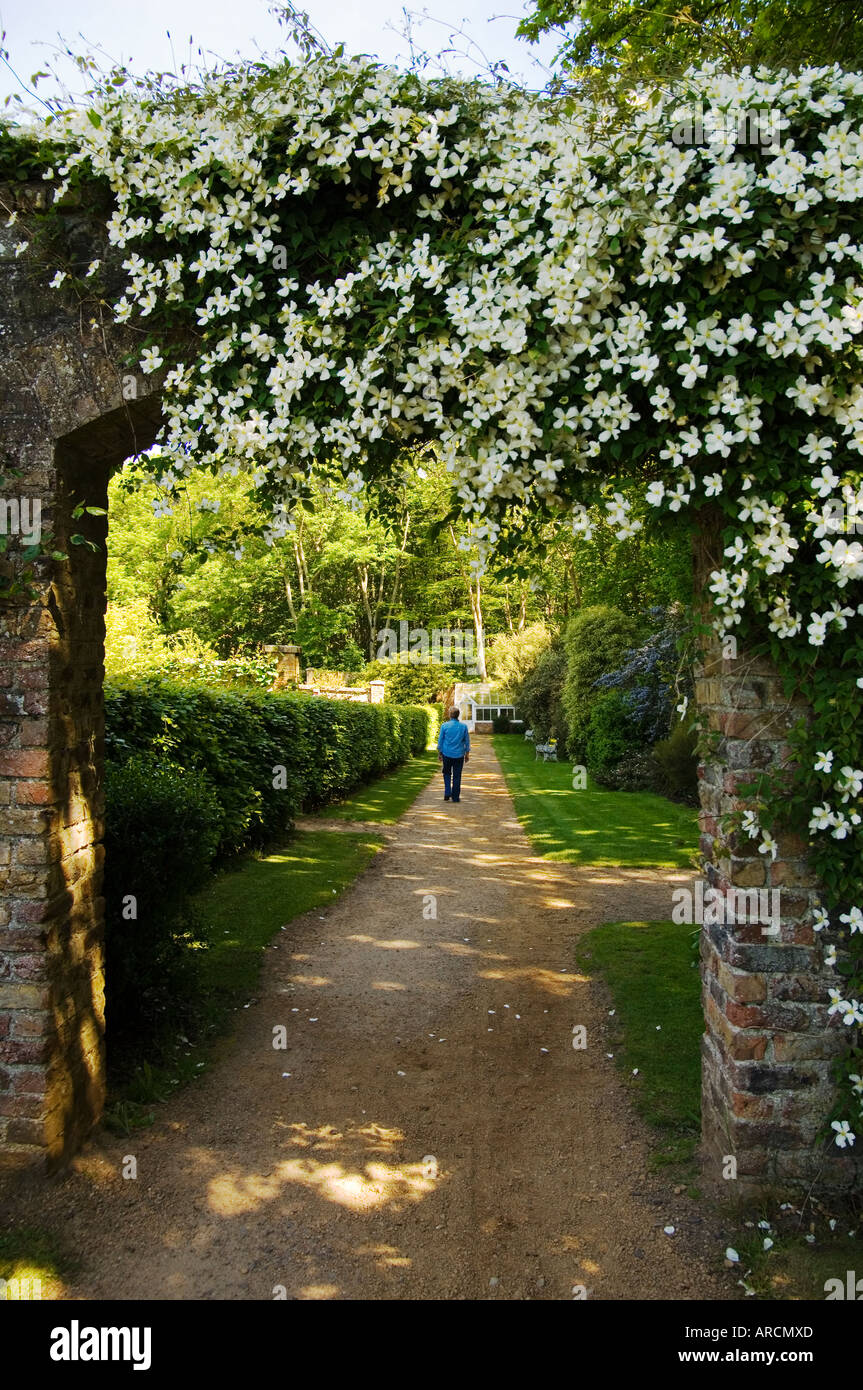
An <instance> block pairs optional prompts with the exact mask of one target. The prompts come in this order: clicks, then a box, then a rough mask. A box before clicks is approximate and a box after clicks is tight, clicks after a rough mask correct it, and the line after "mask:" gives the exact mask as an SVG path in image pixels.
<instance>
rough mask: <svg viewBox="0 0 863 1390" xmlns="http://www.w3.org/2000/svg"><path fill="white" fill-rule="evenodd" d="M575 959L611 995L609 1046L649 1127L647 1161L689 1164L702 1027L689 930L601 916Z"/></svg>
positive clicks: (697, 1109) (697, 1118) (697, 1120)
mask: <svg viewBox="0 0 863 1390" xmlns="http://www.w3.org/2000/svg"><path fill="white" fill-rule="evenodd" d="M577 957H578V963H579V965H580V966H581V968H582V969H585V970H587V971H588V972H589V973H591V972H599V974H600V975H601V976H602V978H603V980H604V981H605V983H606V984H607V986H608V989H609V992H610V994H611V1002H612V1007H613V1009H614V1013H613V1014H612V1015H611V1017H610V1019H609V1022H610V1024H611V1029H610V1035H611V1038H612V1041H611V1043H610V1047H611V1050H612V1051H613V1052H614V1060H615V1063H616V1065H617V1066H618V1067H619V1068H620V1070H621V1071H622V1072H623V1073H624V1075H625V1079H626V1084H627V1086H628V1088H629V1089H630V1091H631V1094H632V1101H633V1104H634V1106H635V1109H636V1110H637V1111H638V1113H639V1114H640V1115H641V1116H642V1117H643V1118H644V1119H645V1120H646V1121H647V1123H648V1124H649V1125H650V1126H651V1128H652V1129H654V1130H655V1131H656V1137H657V1141H658V1143H657V1148H656V1149H655V1151H654V1153H653V1155H652V1160H651V1161H652V1164H653V1166H655V1167H665V1166H667V1165H674V1166H675V1167H681V1168H685V1169H691V1168H692V1162H693V1157H694V1153H695V1147H696V1145H697V1143H698V1140H699V1137H700V1126H701V1033H702V1031H703V1028H704V1017H703V1014H702V1012H701V989H700V977H699V973H698V968H697V961H696V957H695V954H694V951H693V947H692V928H691V927H687V926H679V925H677V923H675V922H607V923H605V924H604V925H603V926H600V927H595V928H594V929H593V931H590V932H587V933H586V935H585V936H584V937H583V938H582V940H581V941H580V942H579V945H578V950H577ZM636 1071H637V1074H636V1075H634V1074H633V1073H634V1072H636ZM693 1175H694V1174H692V1173H690V1172H688V1171H687V1173H686V1174H685V1176H687V1177H689V1176H693ZM682 1176H683V1174H682Z"/></svg>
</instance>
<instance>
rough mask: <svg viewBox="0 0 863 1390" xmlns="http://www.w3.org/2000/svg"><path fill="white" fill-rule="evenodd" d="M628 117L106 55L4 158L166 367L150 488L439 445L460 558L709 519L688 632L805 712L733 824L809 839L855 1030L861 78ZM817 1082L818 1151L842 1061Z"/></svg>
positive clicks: (292, 477)
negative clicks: (64, 220)
mask: <svg viewBox="0 0 863 1390" xmlns="http://www.w3.org/2000/svg"><path fill="white" fill-rule="evenodd" d="M626 101H628V102H629V111H628V115H627V118H626V119H625V120H624V121H622V122H621V120H620V119H619V117H618V115H617V114H614V113H613V112H612V111H611V109H609V111H608V112H606V111H604V110H603V109H602V108H598V107H596V106H587V105H583V104H579V102H578V101H576V100H574V99H568V100H564V99H558V100H551V99H549V98H540V97H534V96H531V95H529V94H526V93H524V92H522V91H520V90H517V89H515V88H512V87H509V86H506V85H497V86H492V85H483V84H481V83H468V82H456V81H452V80H441V81H424V80H421V79H420V78H419V77H417V76H416V75H415V74H412V73H401V72H398V71H395V70H392V69H387V68H383V67H380V66H377V65H375V64H374V63H373V62H371V61H368V60H356V61H347V60H344V59H342V58H340V57H335V58H331V57H313V58H310V59H309V61H308V62H307V63H305V64H304V65H303V66H301V67H297V66H291V65H290V64H287V63H280V64H277V65H275V66H272V67H267V66H266V65H264V64H253V65H251V66H249V67H245V68H243V67H235V68H232V69H229V70H227V71H224V72H221V73H219V74H218V75H213V76H210V77H207V78H204V79H202V80H201V81H200V82H198V83H196V84H193V85H189V86H185V87H184V86H177V85H170V86H162V85H160V82H159V81H158V80H156V79H153V80H147V81H143V82H139V83H135V82H132V81H131V80H130V79H128V78H127V77H126V76H124V75H123V74H120V75H116V74H115V75H114V76H113V77H112V79H111V80H110V81H108V82H106V83H104V84H102V85H101V86H100V87H99V89H98V90H97V91H96V92H95V93H94V95H93V99H92V101H91V102H90V103H89V104H87V105H86V107H85V108H82V109H74V110H69V111H66V112H64V113H59V114H54V115H52V116H51V117H50V118H49V120H48V122H47V124H46V128H45V129H41V128H40V130H38V131H37V132H34V133H32V134H28V133H27V132H25V131H19V132H15V133H14V138H13V136H12V135H9V134H8V132H7V136H6V137H5V138H4V141H3V142H2V143H0V151H2V152H5V153H4V154H3V159H4V163H5V161H6V160H7V159H8V157H9V154H8V151H9V149H10V148H15V149H18V150H19V151H20V152H21V153H20V158H21V160H22V161H23V164H24V167H26V168H28V169H29V168H32V164H33V159H34V155H33V151H34V149H36V150H39V151H43V152H44V151H45V149H46V148H47V147H48V145H50V146H51V147H52V148H53V150H54V152H55V153H54V155H53V157H52V162H51V165H50V167H47V168H45V169H44V177H45V178H46V179H48V180H50V181H52V182H53V183H54V184H55V185H56V197H57V198H58V199H60V200H62V199H63V198H64V196H66V195H67V194H68V193H69V192H70V190H74V189H76V188H77V187H79V186H82V185H87V186H90V185H92V184H94V183H95V184H99V185H102V186H103V187H104V188H105V190H106V191H107V192H108V193H109V194H110V198H111V201H112V204H113V211H112V213H111V215H110V219H109V221H108V232H109V236H110V241H111V243H112V245H113V247H114V248H115V249H116V252H117V253H118V255H119V257H120V259H121V261H122V266H123V270H124V272H125V277H126V279H125V290H124V292H123V293H121V294H120V295H119V297H115V298H113V299H112V302H111V303H110V305H109V306H107V308H108V309H109V310H110V313H111V314H112V315H113V317H114V319H115V320H116V321H118V322H121V323H128V324H130V325H131V326H132V327H134V329H135V330H137V332H138V333H139V334H140V351H139V353H138V354H137V361H136V363H135V364H134V368H133V370H136V371H140V372H141V373H145V374H149V373H153V372H157V371H162V370H164V413H165V422H166V423H165V428H164V430H163V436H162V440H161V448H160V454H159V459H158V463H157V465H156V468H157V476H158V477H159V479H160V481H161V483H162V485H163V486H164V487H165V488H167V489H169V490H170V488H171V487H172V486H173V484H174V483H177V482H179V481H180V480H181V479H182V478H183V477H184V476H186V475H187V474H188V473H189V472H190V471H191V470H192V469H194V468H199V467H208V468H212V469H216V470H218V469H226V470H237V469H239V468H243V469H246V470H248V472H249V474H250V477H251V478H252V480H253V481H254V483H255V484H256V486H258V487H259V488H260V490H261V495H262V497H263V498H264V499H266V501H267V503H268V505H269V506H271V508H272V521H271V524H270V527H269V532H268V534H269V535H270V536H271V537H273V538H274V537H277V536H280V535H284V534H285V533H286V531H287V530H289V528H290V527H291V525H292V520H291V507H292V504H293V502H294V501H295V500H296V499H297V497H299V496H301V495H302V493H303V490H304V488H305V487H306V486H307V484H308V478H309V476H310V473H311V472H312V470H313V469H314V468H315V467H317V466H325V467H327V468H329V469H333V468H338V469H340V470H341V471H342V474H343V477H344V495H345V496H348V497H350V496H358V495H359V494H360V493H361V492H364V491H368V490H369V489H374V488H383V487H385V485H386V481H387V479H388V478H389V477H391V476H392V475H393V474H394V472H397V470H398V459H399V453H400V451H401V450H403V449H404V448H405V446H406V445H413V444H415V443H416V442H417V441H421V440H428V439H434V440H436V441H437V444H438V447H439V449H440V453H441V455H442V457H443V459H444V460H445V462H446V465H447V468H448V469H449V472H450V473H451V476H452V490H453V508H454V509H455V511H461V512H463V513H464V514H465V515H466V516H468V517H470V518H471V520H472V526H471V528H470V532H471V537H472V542H471V543H472V544H473V546H474V554H473V559H472V562H473V564H474V565H476V566H477V567H481V566H482V565H483V563H484V559H485V556H486V555H487V553H488V551H489V550H490V548H492V547H494V546H495V545H496V544H497V543H498V542H499V541H500V539H501V537H502V535H511V534H513V533H514V532H515V531H516V530H517V524H518V519H519V517H520V516H528V515H531V514H533V515H535V514H536V513H537V512H539V513H540V514H543V515H548V516H551V517H555V518H557V519H558V520H559V523H560V524H561V525H564V524H567V525H571V526H572V527H573V528H574V530H575V531H576V532H577V533H584V534H587V533H589V531H590V526H591V522H590V517H589V513H588V510H587V509H588V507H589V506H591V505H596V504H597V503H602V504H603V505H604V507H605V510H606V513H607V515H608V517H609V519H610V520H611V521H612V522H613V524H614V525H615V527H616V530H617V532H618V534H619V535H620V536H621V537H625V536H628V535H631V534H632V533H633V531H634V529H635V528H636V527H637V526H638V525H639V524H640V523H639V521H638V520H637V519H636V517H635V514H634V512H633V510H632V507H631V504H630V502H629V501H628V495H629V493H628V492H627V494H626V495H625V493H624V491H623V490H622V488H621V483H622V481H623V479H624V478H625V479H627V480H629V482H632V481H633V480H635V481H636V482H637V483H638V484H639V486H640V488H641V489H642V494H643V499H644V501H645V503H646V504H647V505H649V506H653V507H655V508H657V509H658V511H659V512H660V513H679V512H681V511H682V510H688V511H691V512H695V511H697V510H698V509H700V508H703V507H704V506H705V505H707V504H709V505H710V506H711V508H712V514H713V515H714V516H715V517H716V518H717V523H716V524H717V531H718V534H717V545H718V547H719V549H721V551H722V553H723V560H722V563H721V564H720V565H719V567H717V568H716V569H715V570H714V572H713V573H712V575H711V576H710V582H709V590H710V599H711V602H712V605H713V612H714V625H715V627H716V630H717V632H718V633H719V634H720V635H721V637H722V638H723V640H724V641H726V642H728V641H730V640H731V639H732V638H734V639H735V640H736V638H737V637H741V638H745V639H746V641H747V643H748V644H749V645H750V646H752V647H754V649H756V650H757V649H759V648H760V649H761V650H768V651H769V653H770V655H771V656H772V658H773V660H774V661H775V663H776V664H777V666H778V668H779V670H780V672H781V673H782V674H783V676H784V678H785V680H786V684H787V689H788V693H789V694H791V693H792V692H797V693H799V694H803V695H805V696H806V697H807V699H808V700H809V701H810V703H811V706H812V708H813V710H814V714H815V718H814V721H813V722H812V723H811V724H808V725H804V724H801V726H800V727H799V728H798V729H797V730H796V732H795V735H794V738H795V745H794V746H795V750H796V754H797V764H796V768H795V770H793V772H791V773H790V774H789V775H790V781H789V775H783V776H780V777H778V778H775V779H774V780H773V781H771V780H770V779H769V778H767V777H765V778H763V779H762V781H761V783H760V785H759V786H758V787H757V788H754V789H753V799H752V805H751V807H750V809H749V810H748V811H747V812H746V813H745V815H744V816H743V817H742V819H741V822H740V824H739V826H738V827H737V829H736V833H737V834H738V835H740V836H746V835H747V834H748V835H749V836H751V837H752V838H753V839H755V840H757V842H758V848H759V850H760V852H761V853H762V854H763V855H764V856H765V857H766V858H768V859H771V860H772V859H774V858H775V857H776V855H777V853H778V849H779V840H778V838H777V837H778V836H779V834H780V830H781V829H782V827H783V826H785V825H787V824H789V823H790V824H792V825H793V826H796V827H798V828H800V827H802V828H804V829H806V828H807V827H808V831H809V833H810V835H811V840H812V858H813V864H814V867H815V869H816V871H817V873H818V874H819V876H820V879H821V882H822V883H823V885H824V889H825V900H824V904H823V906H822V907H821V908H820V909H819V911H818V913H817V914H816V921H815V923H814V926H815V928H816V930H823V929H824V928H825V927H827V926H828V924H829V925H831V927H832V928H839V925H840V923H841V924H843V925H844V926H845V927H847V933H846V934H845V935H844V937H842V938H838V939H837V944H836V945H833V944H831V946H830V947H829V948H827V949H826V951H825V952H824V964H825V970H826V971H827V972H828V976H829V977H830V978H831V980H832V981H833V982H834V983H833V985H832V986H831V989H832V993H831V1012H834V1013H839V1014H840V1015H841V1018H842V1022H843V1023H844V1024H846V1025H847V1026H848V1028H849V1033H848V1037H849V1039H851V1040H854V1039H856V1026H857V1025H858V1024H859V1023H861V1022H863V1004H861V1003H860V1002H858V1001H859V999H860V997H861V995H863V882H861V854H860V825H861V812H863V805H861V794H863V747H861V740H863V734H861V713H863V708H861V707H863V622H861V618H863V604H861V603H860V601H859V599H860V587H859V582H860V579H861V577H863V547H861V545H860V542H859V541H857V540H855V539H853V536H854V534H855V533H854V530H853V527H854V526H855V525H856V524H857V515H858V513H857V508H858V507H859V508H860V517H861V524H863V487H861V450H863V381H861V357H860V348H859V336H860V332H861V327H863V291H861V274H860V272H861V264H863V220H861V197H863V138H861V124H860V123H861V113H863V76H860V75H858V74H854V73H846V72H843V71H842V70H840V69H839V68H838V67H832V68H818V69H814V68H812V69H805V70H803V71H801V72H799V73H795V74H789V73H784V72H769V71H767V70H766V69H757V70H756V71H754V72H753V71H750V70H748V69H744V70H743V71H742V72H740V73H739V74H736V75H728V74H725V73H722V72H721V71H720V70H718V68H715V67H709V66H708V67H706V68H704V69H702V70H700V71H690V72H689V73H687V74H686V75H685V76H684V77H682V78H681V79H680V80H679V81H678V82H677V83H676V85H675V87H674V88H673V90H669V91H666V92H653V93H652V94H650V93H648V92H646V91H640V90H638V89H635V90H633V91H632V92H631V93H630V94H628V95H627V97H626ZM616 110H617V108H616ZM28 161H29V163H28ZM26 249H27V236H26V235H23V236H22V240H21V251H22V253H23V251H25V250H26ZM101 269H102V268H101V267H99V266H98V265H96V264H94V265H91V266H80V265H76V264H74V263H72V262H70V263H69V264H65V265H58V266H57V268H56V273H55V274H54V275H53V278H52V284H54V285H55V286H56V287H57V288H58V289H59V290H60V291H61V293H65V292H67V291H70V290H71V291H72V292H73V293H75V294H76V295H78V296H79V297H81V298H84V299H86V298H87V297H88V296H89V297H90V298H92V301H93V313H94V314H97V313H98V304H99V288H98V282H99V275H100V273H101ZM849 527H850V528H851V529H849ZM839 947H841V954H840V951H839V949H838V948H839ZM834 969H838V971H839V975H838V976H833V975H832V972H833V970H834ZM843 1067H844V1072H843V1074H844V1077H845V1080H844V1082H843V1087H844V1089H843V1092H842V1094H843V1102H842V1108H841V1109H840V1110H838V1111H837V1112H836V1118H835V1119H834V1121H833V1130H834V1137H835V1141H836V1144H838V1145H839V1147H840V1148H844V1147H846V1146H847V1145H849V1144H853V1142H854V1131H853V1123H854V1122H855V1116H857V1115H858V1114H859V1111H860V1103H861V1095H863V1081H861V1080H860V1073H861V1072H863V1065H861V1061H860V1053H859V1051H857V1050H856V1049H855V1048H854V1047H849V1050H848V1057H847V1059H846V1062H845V1063H844V1064H843Z"/></svg>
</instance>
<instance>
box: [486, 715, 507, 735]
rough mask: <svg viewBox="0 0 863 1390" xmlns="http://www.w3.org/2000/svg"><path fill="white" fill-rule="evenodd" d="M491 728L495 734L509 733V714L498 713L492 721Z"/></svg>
mask: <svg viewBox="0 0 863 1390" xmlns="http://www.w3.org/2000/svg"><path fill="white" fill-rule="evenodd" d="M491 729H492V733H494V734H508V733H509V730H510V723H509V716H508V715H506V714H496V715H495V716H494V718H493V719H492V721H491Z"/></svg>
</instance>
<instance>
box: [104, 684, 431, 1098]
mask: <svg viewBox="0 0 863 1390" xmlns="http://www.w3.org/2000/svg"><path fill="white" fill-rule="evenodd" d="M105 700H106V716H107V718H106V752H107V758H106V796H105V802H106V806H105V811H106V815H105V821H106V828H105V850H106V856H105V899H106V911H105V945H106V1007H107V1024H108V1042H109V1061H110V1062H111V1064H112V1069H113V1070H114V1071H115V1073H117V1072H119V1073H123V1072H125V1071H128V1070H130V1069H131V1068H132V1067H133V1066H134V1065H135V1063H136V1062H138V1061H139V1060H140V1055H141V1048H142V1047H143V1048H144V1049H145V1051H147V1052H149V1051H150V1049H151V1048H152V1046H153V1045H154V1044H156V1043H157V1041H158V1039H159V1038H162V1037H165V1036H167V1035H168V1034H169V1033H170V1032H174V1033H176V1031H177V1030H181V1031H182V1030H185V1031H186V1032H187V1033H189V1034H191V1033H192V1032H193V1031H194V1029H195V1026H196V1019H197V1018H199V1017H200V1016H201V1014H202V1010H203V1007H204V1000H203V997H202V993H201V990H202V977H201V971H200V963H201V949H202V948H204V949H205V948H206V945H207V937H208V926H207V923H206V922H205V921H203V920H202V919H201V918H200V916H199V915H198V914H197V913H196V911H195V909H194V906H193V904H192V902H191V899H190V894H191V893H192V892H194V890H195V889H196V888H199V887H200V886H201V885H202V884H203V883H204V882H205V881H206V879H207V878H208V876H209V874H210V870H211V865H212V863H213V860H214V859H215V857H216V855H217V854H219V853H221V854H222V855H225V854H231V853H235V852H236V851H238V850H240V849H242V848H244V847H246V846H248V845H252V844H255V843H261V842H263V841H264V840H266V839H267V838H268V837H269V836H271V835H273V834H274V833H276V832H278V831H279V830H283V829H285V828H286V827H287V826H288V825H289V824H290V822H291V820H292V818H293V817H294V816H295V815H296V814H297V812H299V811H301V810H311V809H313V808H315V807H318V806H322V805H324V804H325V803H326V802H328V801H332V800H334V799H336V798H338V797H341V796H343V795H344V794H345V793H347V792H349V791H350V790H351V789H352V788H354V787H356V786H358V785H359V784H361V783H363V782H365V781H368V780H369V779H371V778H373V777H375V776H376V775H378V774H380V773H382V772H386V771H387V769H388V768H391V767H394V766H395V765H396V764H397V763H400V762H404V761H405V760H406V759H407V758H409V757H411V755H412V754H416V753H421V752H423V751H424V749H425V748H426V746H427V744H428V743H429V742H430V741H431V739H432V737H433V736H434V735H435V733H436V732H437V726H438V723H439V719H438V714H437V711H436V710H434V709H433V708H413V707H409V706H399V705H354V704H347V703H340V702H335V701H333V702H330V701H327V700H319V699H314V698H308V697H306V698H304V697H302V696H297V695H287V694H286V695H275V694H265V693H262V692H257V691H243V692H238V691H233V690H221V689H212V688H203V687H196V686H189V685H186V684H183V685H179V684H176V683H174V682H171V681H169V680H165V679H164V678H155V677H154V678H147V679H144V680H136V681H128V682H125V683H113V684H110V685H109V686H107V687H106V691H105Z"/></svg>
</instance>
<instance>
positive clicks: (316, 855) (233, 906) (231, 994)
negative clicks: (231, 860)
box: [195, 830, 383, 1002]
mask: <svg viewBox="0 0 863 1390" xmlns="http://www.w3.org/2000/svg"><path fill="white" fill-rule="evenodd" d="M382 844H383V839H382V838H381V837H379V836H377V835H364V834H353V833H350V832H345V833H340V834H338V835H336V834H333V833H332V832H331V831H327V830H314V831H303V832H302V833H301V834H299V835H297V836H296V838H295V839H293V840H292V841H291V842H290V844H288V845H286V846H285V848H284V849H279V850H275V851H274V852H272V853H270V854H268V855H267V856H266V857H265V858H261V859H247V860H245V861H244V862H243V863H242V865H241V866H240V867H239V868H236V869H227V870H226V871H225V872H224V873H222V874H220V875H219V876H218V878H216V879H215V881H214V882H213V883H211V884H209V885H208V886H207V887H206V888H205V889H204V890H203V891H202V892H201V893H199V894H198V895H197V897H196V899H195V904H196V906H197V908H198V909H199V911H200V912H201V914H202V916H203V917H204V919H205V920H206V921H207V923H208V924H209V925H210V927H211V937H210V943H211V944H210V948H209V950H208V951H207V952H206V953H205V956H204V973H205V980H206V987H207V992H208V994H209V995H210V996H211V997H212V998H213V999H215V1000H219V999H222V1000H224V1001H226V1002H236V999H237V998H239V996H240V995H241V994H242V995H243V996H244V1002H245V997H246V996H247V995H248V993H249V992H250V991H251V990H253V989H254V987H255V984H256V982H257V978H258V971H259V969H260V965H261V953H262V951H263V950H264V948H265V947H266V946H267V945H268V944H269V942H270V941H272V939H273V937H274V935H275V934H276V932H277V931H278V930H279V928H280V927H283V926H285V925H286V924H287V923H288V922H290V921H291V919H292V918H294V917H299V916H300V914H301V913H303V912H308V911H310V910H311V909H312V908H322V907H327V906H331V905H332V903H333V901H334V900H335V899H336V898H337V897H338V896H339V894H340V893H342V892H344V890H345V888H347V887H348V885H349V884H351V883H352V882H353V881H354V879H355V878H357V877H358V875H359V874H361V873H362V872H363V870H364V869H365V868H366V867H367V865H368V864H369V862H370V861H371V859H372V858H373V857H374V855H375V854H376V853H377V851H378V850H379V849H380V848H381V846H382Z"/></svg>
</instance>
